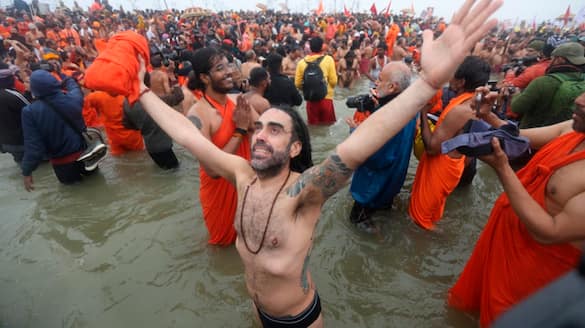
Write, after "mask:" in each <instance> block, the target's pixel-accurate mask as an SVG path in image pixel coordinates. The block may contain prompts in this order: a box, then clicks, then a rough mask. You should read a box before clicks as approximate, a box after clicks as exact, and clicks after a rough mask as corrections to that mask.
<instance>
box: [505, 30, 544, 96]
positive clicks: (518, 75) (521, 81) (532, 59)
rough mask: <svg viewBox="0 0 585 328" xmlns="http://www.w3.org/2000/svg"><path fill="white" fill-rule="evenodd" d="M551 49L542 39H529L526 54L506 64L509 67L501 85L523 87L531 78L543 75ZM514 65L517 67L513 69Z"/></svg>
mask: <svg viewBox="0 0 585 328" xmlns="http://www.w3.org/2000/svg"><path fill="white" fill-rule="evenodd" d="M553 49H554V48H553V47H552V46H550V45H547V44H545V42H544V41H542V40H538V39H535V40H532V41H530V43H528V46H526V49H525V50H526V52H525V54H526V56H524V57H523V58H522V59H521V60H519V61H516V63H515V64H508V67H509V69H508V70H507V72H506V77H505V78H504V83H503V84H504V85H503V86H504V87H511V86H513V87H516V88H520V89H524V88H526V87H527V86H528V84H529V83H530V82H531V81H532V80H534V79H535V78H537V77H540V76H543V75H544V73H545V72H546V69H547V68H548V66H549V65H550V62H551V59H550V55H551V52H552V51H553ZM529 64H530V65H529ZM514 66H519V67H516V68H515V69H513V68H514ZM504 70H505V69H504Z"/></svg>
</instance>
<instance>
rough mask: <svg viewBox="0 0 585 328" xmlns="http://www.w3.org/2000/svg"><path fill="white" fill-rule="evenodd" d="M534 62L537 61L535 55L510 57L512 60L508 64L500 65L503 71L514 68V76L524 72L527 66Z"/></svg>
mask: <svg viewBox="0 0 585 328" xmlns="http://www.w3.org/2000/svg"><path fill="white" fill-rule="evenodd" d="M536 63H538V57H537V56H530V57H522V58H512V61H511V62H510V63H509V64H505V65H502V71H504V72H505V71H507V70H509V69H516V76H518V75H520V74H522V72H524V70H525V69H526V68H527V67H530V66H532V65H534V64H536Z"/></svg>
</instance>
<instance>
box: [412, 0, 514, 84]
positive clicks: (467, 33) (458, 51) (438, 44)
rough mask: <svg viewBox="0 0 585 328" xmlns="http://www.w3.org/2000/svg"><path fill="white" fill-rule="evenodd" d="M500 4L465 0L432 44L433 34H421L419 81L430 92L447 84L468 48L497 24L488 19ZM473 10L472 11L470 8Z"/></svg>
mask: <svg viewBox="0 0 585 328" xmlns="http://www.w3.org/2000/svg"><path fill="white" fill-rule="evenodd" d="M502 2H503V1H502V0H481V1H480V2H479V3H478V4H477V5H475V6H474V5H473V4H474V3H475V0H466V1H465V3H464V4H463V6H462V7H461V8H459V10H458V11H457V12H456V13H455V14H454V15H453V18H452V19H451V22H450V23H449V26H448V27H447V29H446V30H445V32H444V33H443V34H442V35H441V36H440V37H439V38H438V39H436V40H433V32H432V31H430V30H425V31H424V33H423V45H422V57H421V68H422V73H421V77H422V78H423V79H424V80H425V81H426V82H427V83H428V84H429V85H430V86H432V87H433V88H435V89H438V88H440V87H441V86H442V85H443V84H444V83H445V82H447V81H448V80H449V79H450V78H451V76H452V75H453V72H455V70H456V69H457V66H459V64H460V63H461V62H462V61H463V58H465V56H467V55H469V51H470V50H471V48H472V47H473V46H474V45H475V44H476V43H477V42H478V41H479V40H480V39H481V38H482V37H483V36H484V35H486V34H487V32H488V31H489V30H490V29H492V28H493V27H494V26H496V24H497V20H496V19H490V20H488V18H489V17H490V16H491V15H492V14H493V13H494V12H495V11H496V10H497V9H498V8H499V7H500V6H501V5H502ZM472 7H473V8H472Z"/></svg>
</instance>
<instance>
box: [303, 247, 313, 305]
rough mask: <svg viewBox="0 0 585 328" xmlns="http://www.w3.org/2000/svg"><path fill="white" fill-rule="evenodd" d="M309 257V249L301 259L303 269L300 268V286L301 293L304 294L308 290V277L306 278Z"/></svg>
mask: <svg viewBox="0 0 585 328" xmlns="http://www.w3.org/2000/svg"><path fill="white" fill-rule="evenodd" d="M310 257H311V250H310V249H309V252H308V253H307V256H305V260H304V261H303V269H302V270H301V288H302V289H303V293H305V295H306V294H307V293H308V292H309V279H307V270H308V269H309V258H310Z"/></svg>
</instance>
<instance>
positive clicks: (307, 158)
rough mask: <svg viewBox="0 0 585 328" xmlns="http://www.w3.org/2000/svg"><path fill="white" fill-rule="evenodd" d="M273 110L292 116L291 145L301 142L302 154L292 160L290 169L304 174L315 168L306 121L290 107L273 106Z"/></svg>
mask: <svg viewBox="0 0 585 328" xmlns="http://www.w3.org/2000/svg"><path fill="white" fill-rule="evenodd" d="M270 107H271V108H275V109H278V110H280V111H283V112H285V113H287V114H288V116H290V118H291V120H292V123H293V131H292V137H291V143H292V142H295V141H300V142H301V147H302V148H301V152H300V153H299V154H298V155H297V156H296V157H294V158H291V160H290V169H291V171H293V172H298V173H303V172H304V171H305V170H306V169H308V168H310V167H311V166H313V157H312V154H311V137H310V136H309V129H308V128H307V125H306V124H305V121H303V119H302V118H301V116H300V115H299V113H298V112H297V111H296V110H294V109H293V108H292V107H290V106H288V105H271V106H270Z"/></svg>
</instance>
